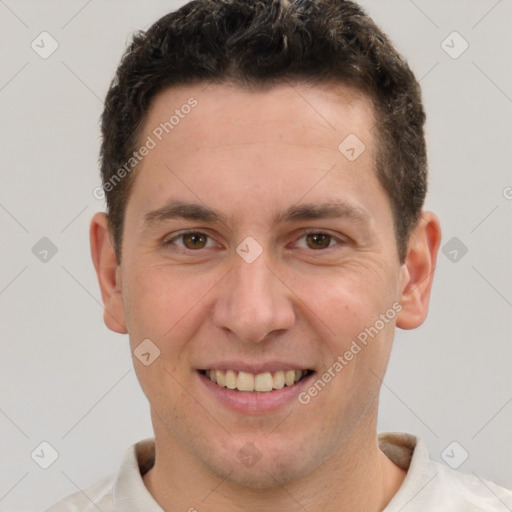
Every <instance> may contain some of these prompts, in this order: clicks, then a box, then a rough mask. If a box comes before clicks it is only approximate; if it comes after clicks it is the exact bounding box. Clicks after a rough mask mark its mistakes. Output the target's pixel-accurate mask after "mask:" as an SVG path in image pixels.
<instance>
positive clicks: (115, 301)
mask: <svg viewBox="0 0 512 512" xmlns="http://www.w3.org/2000/svg"><path fill="white" fill-rule="evenodd" d="M89 234H90V243H91V257H92V261H93V264H94V268H95V270H96V275H97V277H98V283H99V285H100V290H101V298H102V300H103V305H104V310H103V320H104V322H105V325H106V326H107V327H108V328H109V329H110V330H111V331H114V332H117V333H119V334H126V333H127V332H128V331H127V329H126V321H125V314H124V305H123V298H122V295H121V268H120V267H119V266H118V264H117V259H116V255H115V251H114V249H113V247H112V243H111V241H110V232H109V227H108V220H107V216H106V214H105V213H102V212H99V213H96V214H95V215H94V217H93V218H92V220H91V226H90V233H89Z"/></svg>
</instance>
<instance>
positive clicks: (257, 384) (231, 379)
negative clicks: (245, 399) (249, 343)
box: [199, 369, 314, 394]
mask: <svg viewBox="0 0 512 512" xmlns="http://www.w3.org/2000/svg"><path fill="white" fill-rule="evenodd" d="M199 373H200V374H202V375H204V376H205V377H206V378H208V379H209V380H210V381H211V382H213V383H214V384H216V385H217V386H219V387H221V388H227V389H230V390H232V391H243V392H245V393H258V394H259V393H270V392H273V391H277V390H280V389H283V388H285V387H292V386H295V385H297V384H298V383H299V382H301V381H302V380H303V379H305V378H307V377H309V376H310V375H311V374H313V373H314V371H313V370H309V369H305V370H303V369H297V370H278V371H274V372H263V373H257V374H254V373H249V372H244V371H236V370H199Z"/></svg>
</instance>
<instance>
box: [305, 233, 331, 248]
mask: <svg viewBox="0 0 512 512" xmlns="http://www.w3.org/2000/svg"><path fill="white" fill-rule="evenodd" d="M331 238H332V237H331V236H330V235H327V234H325V233H309V234H308V235H306V244H307V246H308V248H309V249H327V248H328V247H329V245H330V243H331Z"/></svg>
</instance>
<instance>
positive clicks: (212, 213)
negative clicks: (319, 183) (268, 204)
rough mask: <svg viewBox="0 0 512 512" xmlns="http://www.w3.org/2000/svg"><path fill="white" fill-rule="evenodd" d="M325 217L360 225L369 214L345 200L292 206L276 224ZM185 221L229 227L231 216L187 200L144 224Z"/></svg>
mask: <svg viewBox="0 0 512 512" xmlns="http://www.w3.org/2000/svg"><path fill="white" fill-rule="evenodd" d="M323 218H348V219H351V220H354V221H356V222H360V223H366V222H368V220H369V214H368V213H367V212H366V210H363V209H362V208H360V207H357V206H354V205H351V204H348V203H346V202H344V201H337V202H325V203H309V204H301V205H293V206H290V207H289V208H288V209H287V210H285V211H284V212H279V213H277V214H276V215H274V219H273V225H276V224H279V223H284V222H298V221H301V220H315V219H323ZM173 219H185V220H192V221H200V222H206V223H211V224H214V223H222V224H225V225H226V226H227V225H228V219H227V217H226V216H225V215H224V214H223V213H221V212H219V211H218V210H215V209H213V208H210V207H209V206H205V205H201V204H196V203H189V202H184V201H170V202H169V203H167V204H166V205H164V206H162V207H161V208H158V209H156V210H152V211H150V212H148V213H146V214H145V215H144V224H145V225H147V226H148V227H154V226H157V225H159V224H162V223H164V222H166V221H168V220H173Z"/></svg>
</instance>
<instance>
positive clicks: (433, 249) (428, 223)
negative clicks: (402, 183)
mask: <svg viewBox="0 0 512 512" xmlns="http://www.w3.org/2000/svg"><path fill="white" fill-rule="evenodd" d="M440 243H441V226H440V224H439V219H438V218H437V216H436V215H435V214H434V213H432V212H423V213H422V214H421V217H420V219H419V221H418V224H417V225H416V227H415V228H414V230H413V231H412V233H411V236H410V239H409V243H408V247H407V255H406V257H405V261H404V263H403V265H402V269H401V273H402V276H401V289H400V292H401V293H400V303H401V304H402V310H401V311H400V313H399V314H398V315H397V321H396V325H397V327H400V328H401V329H415V328H416V327H419V326H420V325H421V324H422V323H423V322H424V321H425V318H426V317H427V313H428V305H429V301H430V291H431V289H432V281H433V279H434V270H435V267H436V261H437V252H438V250H439V245H440Z"/></svg>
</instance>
